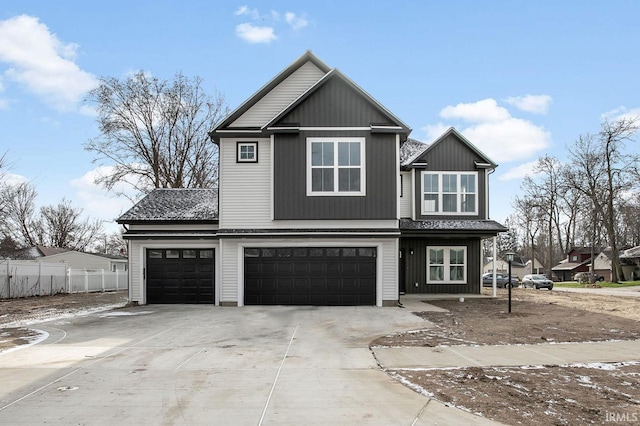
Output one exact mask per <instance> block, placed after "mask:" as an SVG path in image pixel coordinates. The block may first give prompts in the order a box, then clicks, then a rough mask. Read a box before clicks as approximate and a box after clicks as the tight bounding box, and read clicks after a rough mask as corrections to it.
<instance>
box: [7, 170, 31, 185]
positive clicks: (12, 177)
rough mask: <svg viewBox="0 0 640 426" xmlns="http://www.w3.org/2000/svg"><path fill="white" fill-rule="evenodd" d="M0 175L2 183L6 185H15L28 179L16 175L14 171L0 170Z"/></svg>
mask: <svg viewBox="0 0 640 426" xmlns="http://www.w3.org/2000/svg"><path fill="white" fill-rule="evenodd" d="M0 177H2V184H6V185H17V184H19V183H27V182H29V179H27V178H26V177H25V176H22V175H18V174H15V173H2V172H0Z"/></svg>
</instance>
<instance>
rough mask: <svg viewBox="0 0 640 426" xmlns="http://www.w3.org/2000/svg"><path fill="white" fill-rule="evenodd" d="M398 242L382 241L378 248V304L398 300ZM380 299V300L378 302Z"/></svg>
mask: <svg viewBox="0 0 640 426" xmlns="http://www.w3.org/2000/svg"><path fill="white" fill-rule="evenodd" d="M398 244H399V240H383V242H382V244H381V247H380V248H378V263H379V265H378V282H379V283H380V284H379V286H378V288H381V292H380V294H379V296H378V299H379V303H378V305H380V304H381V302H383V301H385V300H398V298H399V297H398V268H399V262H398V256H399V253H400V248H399V245H398ZM380 298H381V299H382V300H380Z"/></svg>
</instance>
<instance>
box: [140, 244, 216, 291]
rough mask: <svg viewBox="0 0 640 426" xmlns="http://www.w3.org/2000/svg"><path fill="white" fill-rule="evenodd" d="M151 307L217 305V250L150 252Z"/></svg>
mask: <svg viewBox="0 0 640 426" xmlns="http://www.w3.org/2000/svg"><path fill="white" fill-rule="evenodd" d="M146 276H147V303H214V301H215V300H214V263H213V249H206V250H205V249H153V250H152V249H148V250H147V269H146Z"/></svg>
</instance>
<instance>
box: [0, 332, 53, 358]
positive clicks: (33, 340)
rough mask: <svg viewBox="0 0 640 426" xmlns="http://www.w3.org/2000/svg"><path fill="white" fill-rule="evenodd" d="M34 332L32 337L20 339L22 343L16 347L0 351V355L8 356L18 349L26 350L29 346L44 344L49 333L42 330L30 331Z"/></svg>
mask: <svg viewBox="0 0 640 426" xmlns="http://www.w3.org/2000/svg"><path fill="white" fill-rule="evenodd" d="M30 330H31V331H32V332H34V335H33V336H28V337H22V338H21V339H20V340H23V341H24V343H22V344H19V345H16V346H14V347H11V348H8V349H4V350H3V349H0V355H4V354H8V353H9V352H13V351H17V350H19V349H24V348H28V347H29V346H33V345H37V344H38V343H40V342H44V341H45V340H47V339H48V338H49V333H47V332H46V331H44V330H36V329H30Z"/></svg>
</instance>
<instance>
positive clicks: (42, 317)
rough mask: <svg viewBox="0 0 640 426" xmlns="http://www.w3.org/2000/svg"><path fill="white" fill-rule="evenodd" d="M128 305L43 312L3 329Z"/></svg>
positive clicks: (85, 314)
mask: <svg viewBox="0 0 640 426" xmlns="http://www.w3.org/2000/svg"><path fill="white" fill-rule="evenodd" d="M125 305H126V302H121V303H114V304H111V305H103V306H100V307H97V308H86V309H73V310H69V311H67V312H55V313H53V314H51V313H49V312H47V311H43V312H42V313H40V314H37V315H36V316H34V317H31V318H28V319H24V320H18V321H13V322H10V323H6V324H2V327H3V328H18V327H25V326H28V325H33V324H41V323H43V322H48V321H55V320H63V319H68V318H74V317H77V316H87V315H92V314H96V313H99V312H104V311H110V310H113V309H118V308H122V307H124V306H125Z"/></svg>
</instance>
